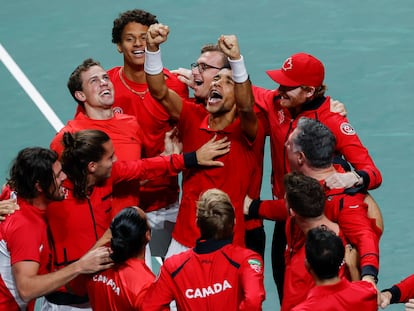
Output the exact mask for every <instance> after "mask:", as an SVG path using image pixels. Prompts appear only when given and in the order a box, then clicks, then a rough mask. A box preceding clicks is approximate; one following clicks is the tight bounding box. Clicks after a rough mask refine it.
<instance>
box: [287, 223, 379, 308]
mask: <svg viewBox="0 0 414 311" xmlns="http://www.w3.org/2000/svg"><path fill="white" fill-rule="evenodd" d="M305 250H306V260H305V266H306V269H307V270H308V271H309V273H310V274H311V275H312V278H313V279H314V281H315V284H316V286H315V287H313V288H312V289H311V290H310V291H309V294H308V296H307V298H306V300H305V301H303V302H302V303H300V304H298V305H297V306H296V307H294V308H293V309H291V310H294V311H299V310H337V311H342V310H343V311H345V310H364V311H374V310H377V309H378V306H377V290H376V288H375V287H374V285H373V284H372V283H370V282H367V281H356V282H349V281H348V280H346V279H344V278H340V277H339V270H340V268H341V266H342V265H343V260H344V255H345V247H344V246H343V244H342V241H341V239H340V238H339V237H338V236H337V235H336V234H335V232H333V231H330V230H329V229H327V228H326V227H315V228H313V229H311V230H309V232H308V234H307V237H306V244H305Z"/></svg>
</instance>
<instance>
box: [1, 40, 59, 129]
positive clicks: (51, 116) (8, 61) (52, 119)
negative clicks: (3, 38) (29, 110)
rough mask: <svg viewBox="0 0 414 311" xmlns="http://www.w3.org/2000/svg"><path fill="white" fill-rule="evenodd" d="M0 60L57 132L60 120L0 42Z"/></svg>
mask: <svg viewBox="0 0 414 311" xmlns="http://www.w3.org/2000/svg"><path fill="white" fill-rule="evenodd" d="M0 61H2V62H3V64H4V66H6V68H7V69H8V70H9V71H10V73H11V74H12V76H13V77H14V78H15V79H16V81H17V82H18V83H19V84H20V86H21V87H22V88H23V90H25V92H26V93H27V95H29V97H30V98H31V99H32V101H33V102H34V103H35V104H36V106H37V108H39V110H40V112H41V113H42V114H43V115H44V116H45V118H46V119H47V120H48V121H49V123H50V124H51V125H52V126H53V128H54V129H55V131H56V132H58V131H59V130H60V129H61V128H62V127H63V123H62V121H60V119H59V117H58V116H57V115H56V113H55V112H54V111H53V110H52V108H50V106H49V105H48V103H47V102H46V100H45V99H44V98H43V96H42V95H40V93H39V92H38V91H37V90H36V88H35V87H34V86H33V84H32V83H31V82H30V80H29V79H28V78H27V77H26V75H25V74H24V73H23V71H22V70H21V69H20V68H19V66H18V65H17V64H16V62H15V61H14V60H13V59H12V58H11V56H10V55H9V53H7V51H6V49H5V48H4V47H3V45H2V44H1V43H0Z"/></svg>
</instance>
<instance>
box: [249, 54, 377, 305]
mask: <svg viewBox="0 0 414 311" xmlns="http://www.w3.org/2000/svg"><path fill="white" fill-rule="evenodd" d="M267 74H268V75H269V76H270V78H271V79H272V80H273V81H275V82H276V83H278V84H279V87H278V89H276V90H272V91H270V90H265V89H262V88H259V87H255V88H254V89H253V91H254V96H255V100H256V104H257V105H258V106H260V107H261V108H262V109H263V112H264V115H265V116H266V117H267V119H268V124H269V126H270V127H269V130H270V150H271V155H272V172H273V174H272V192H273V197H274V198H275V199H281V198H283V196H284V188H283V176H284V175H285V174H286V173H287V172H290V168H289V163H288V159H287V157H286V155H287V152H286V147H285V142H286V140H287V138H288V137H289V134H290V133H291V132H292V131H293V130H294V129H295V127H296V124H297V122H298V120H299V118H300V117H301V116H305V117H308V118H313V119H317V120H319V121H320V122H322V123H323V124H325V125H326V126H328V128H329V129H330V130H331V131H332V133H333V134H334V135H335V138H336V147H335V151H336V153H337V155H338V158H340V157H342V156H343V157H345V160H346V161H348V162H349V163H350V164H351V165H352V166H353V168H354V169H355V171H353V172H337V173H335V174H333V175H332V176H330V177H329V178H327V179H326V185H327V186H328V187H329V188H349V187H353V186H358V187H359V188H361V189H363V190H367V189H375V188H377V187H379V186H380V184H381V182H382V177H381V173H380V171H379V170H378V168H377V167H376V165H375V163H374V161H373V160H372V158H371V156H370V155H369V153H368V150H367V149H366V148H365V147H364V146H363V145H362V143H361V141H360V139H359V137H358V135H357V133H356V131H355V129H354V128H353V127H352V125H351V124H350V123H349V121H348V119H347V118H346V117H344V116H342V115H340V114H337V113H333V112H331V109H330V97H329V96H325V91H326V85H325V84H324V77H325V68H324V66H323V64H322V62H321V61H320V60H318V59H317V58H315V57H314V56H312V55H310V54H307V53H296V54H293V55H292V56H290V57H289V58H287V59H286V60H285V61H284V63H283V65H282V67H281V68H280V69H276V70H269V71H267ZM342 161H343V160H342ZM368 200H369V201H370V202H371V203H370V205H369V210H370V213H371V206H373V207H374V209H373V211H372V213H377V214H379V211H378V208H375V207H376V204H375V201H374V200H372V199H371V198H370V197H369V198H368ZM285 242H286V241H285V238H284V226H283V223H282V222H276V224H275V230H274V234H273V245H272V266H273V274H274V279H275V282H276V284H277V287H278V292H279V298H280V300H282V298H283V292H282V291H281V290H280V288H281V287H282V284H283V271H284V269H283V262H284V260H283V256H282V253H283V252H284V248H285V244H286V243H285Z"/></svg>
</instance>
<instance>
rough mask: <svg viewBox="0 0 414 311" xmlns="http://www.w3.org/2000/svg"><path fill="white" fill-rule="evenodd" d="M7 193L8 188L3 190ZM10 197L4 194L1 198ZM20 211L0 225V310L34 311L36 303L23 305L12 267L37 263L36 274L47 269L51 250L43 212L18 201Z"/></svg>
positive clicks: (42, 272)
mask: <svg viewBox="0 0 414 311" xmlns="http://www.w3.org/2000/svg"><path fill="white" fill-rule="evenodd" d="M6 192H8V193H10V192H9V191H8V188H7V189H6ZM9 197H10V196H9V195H8V196H7V195H6V193H3V194H2V196H1V199H3V200H4V199H8V198H9ZM17 204H18V205H19V206H20V210H17V211H15V212H14V213H13V214H12V215H9V216H7V218H6V219H5V220H4V221H3V222H0V310H7V311H14V310H16V311H18V310H34V303H35V301H34V300H33V301H31V302H29V303H26V302H24V301H23V300H22V299H21V298H20V296H19V294H18V291H17V287H16V282H15V280H14V277H13V274H12V265H13V264H15V263H17V262H21V261H26V260H27V261H34V262H37V263H38V264H39V270H38V274H45V273H48V272H49V271H48V270H49V269H50V266H49V265H50V261H51V260H50V257H51V256H50V255H51V254H50V248H49V242H48V238H47V225H46V221H45V211H43V210H40V209H38V208H37V207H34V206H32V205H30V204H29V203H28V202H27V201H26V200H24V199H22V198H17Z"/></svg>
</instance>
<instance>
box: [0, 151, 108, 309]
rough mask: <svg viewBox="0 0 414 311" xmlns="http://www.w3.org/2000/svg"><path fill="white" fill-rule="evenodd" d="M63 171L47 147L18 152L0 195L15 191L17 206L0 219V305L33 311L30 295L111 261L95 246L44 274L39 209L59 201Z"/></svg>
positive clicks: (46, 251) (45, 248) (46, 263)
mask: <svg viewBox="0 0 414 311" xmlns="http://www.w3.org/2000/svg"><path fill="white" fill-rule="evenodd" d="M65 179H66V174H65V173H64V172H63V171H62V165H61V164H60V162H59V161H58V157H57V154H56V153H55V152H53V151H51V150H48V149H44V148H39V147H33V148H26V149H23V150H22V151H20V152H19V154H18V155H17V157H16V159H15V160H14V162H13V165H12V167H11V169H10V177H9V179H8V186H7V187H5V189H4V190H3V193H2V197H6V196H8V197H10V196H12V197H13V196H17V203H18V205H19V206H20V209H19V210H18V211H15V212H14V214H12V215H10V216H8V217H7V218H6V220H5V221H4V222H2V223H0V305H1V306H2V309H3V308H4V309H3V310H16V311H17V310H33V309H34V302H35V301H34V299H35V298H37V297H40V296H43V295H45V294H47V293H49V292H51V291H53V290H56V289H57V288H58V287H60V286H62V285H64V284H66V283H67V282H69V281H70V280H72V279H73V278H75V277H76V276H78V275H79V274H81V273H94V272H97V271H99V270H101V269H106V268H109V267H110V266H111V264H110V259H109V255H110V252H109V250H108V249H107V248H106V247H100V248H97V249H95V250H94V251H91V252H89V253H87V254H86V255H84V256H83V257H82V258H80V259H79V260H78V261H76V262H74V263H72V264H70V265H68V266H67V267H65V268H64V269H61V270H59V271H56V272H52V273H48V272H49V269H50V264H51V262H50V256H51V254H50V252H51V250H50V246H49V241H48V233H47V223H46V220H45V213H46V210H47V208H48V206H49V205H50V204H51V203H52V202H56V201H62V200H63V199H64V198H65V191H64V189H63V188H62V183H63V182H64V181H65Z"/></svg>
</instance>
